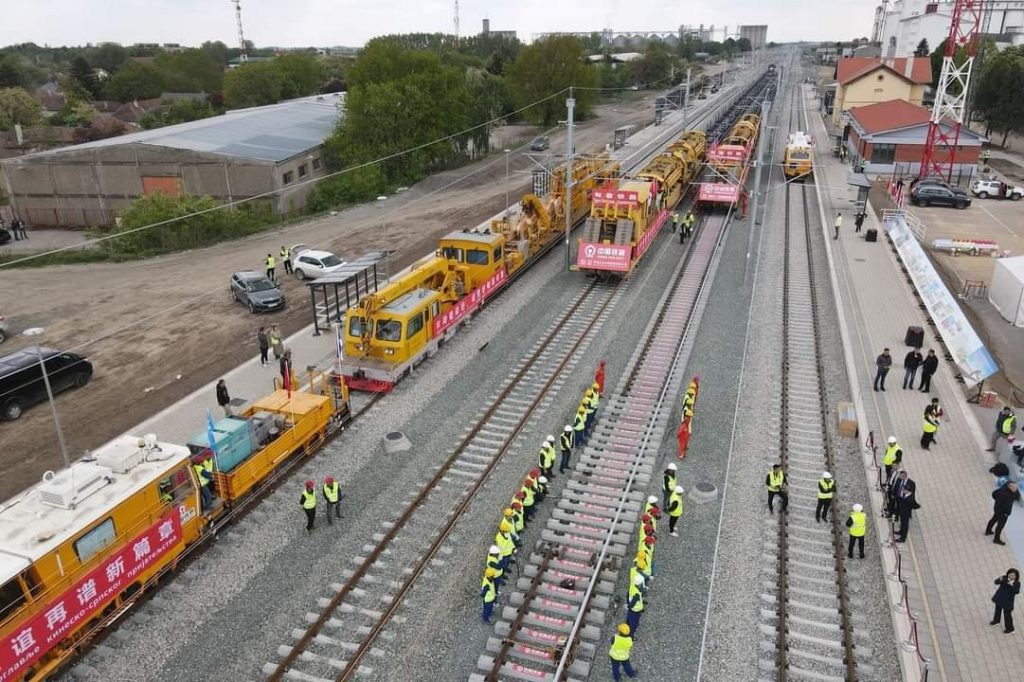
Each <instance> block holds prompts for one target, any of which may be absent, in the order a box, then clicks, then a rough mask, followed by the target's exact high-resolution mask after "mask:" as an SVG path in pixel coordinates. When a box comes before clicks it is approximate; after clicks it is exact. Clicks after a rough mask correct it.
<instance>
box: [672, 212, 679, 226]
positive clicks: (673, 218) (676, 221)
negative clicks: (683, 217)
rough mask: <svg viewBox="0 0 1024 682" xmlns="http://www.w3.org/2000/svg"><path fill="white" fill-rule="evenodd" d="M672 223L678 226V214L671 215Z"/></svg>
mask: <svg viewBox="0 0 1024 682" xmlns="http://www.w3.org/2000/svg"><path fill="white" fill-rule="evenodd" d="M672 222H674V223H675V224H676V225H678V224H679V214H678V213H673V214H672Z"/></svg>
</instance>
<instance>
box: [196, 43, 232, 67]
mask: <svg viewBox="0 0 1024 682" xmlns="http://www.w3.org/2000/svg"><path fill="white" fill-rule="evenodd" d="M199 49H200V50H202V51H203V52H205V53H206V55H207V56H208V57H209V58H210V59H212V60H213V61H215V62H216V63H218V64H220V65H221V66H227V65H228V62H229V61H231V58H232V57H233V56H234V55H232V54H231V48H229V47H228V46H227V45H225V44H224V43H223V42H221V41H219V40H214V41H210V40H207V41H206V42H205V43H203V44H202V45H200V46H199Z"/></svg>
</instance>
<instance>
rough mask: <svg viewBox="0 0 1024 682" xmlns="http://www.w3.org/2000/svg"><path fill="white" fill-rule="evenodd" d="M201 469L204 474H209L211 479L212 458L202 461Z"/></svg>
mask: <svg viewBox="0 0 1024 682" xmlns="http://www.w3.org/2000/svg"><path fill="white" fill-rule="evenodd" d="M203 469H205V470H206V473H208V474H210V478H211V479H213V458H212V457H211V458H210V459H204V460H203Z"/></svg>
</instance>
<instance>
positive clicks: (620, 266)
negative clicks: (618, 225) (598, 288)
mask: <svg viewBox="0 0 1024 682" xmlns="http://www.w3.org/2000/svg"><path fill="white" fill-rule="evenodd" d="M629 252H630V245H629V244H595V243H593V242H580V248H579V251H577V253H576V266H577V267H578V268H580V269H581V270H612V271H614V272H628V271H629V256H630V253H629Z"/></svg>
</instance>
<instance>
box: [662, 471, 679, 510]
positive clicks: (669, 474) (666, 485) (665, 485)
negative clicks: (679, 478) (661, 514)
mask: <svg viewBox="0 0 1024 682" xmlns="http://www.w3.org/2000/svg"><path fill="white" fill-rule="evenodd" d="M675 489H676V465H675V464H669V465H668V466H667V467H665V473H664V474H662V477H661V506H662V507H664V508H665V509H668V498H669V495H671V494H672V491H673V490H675Z"/></svg>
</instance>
